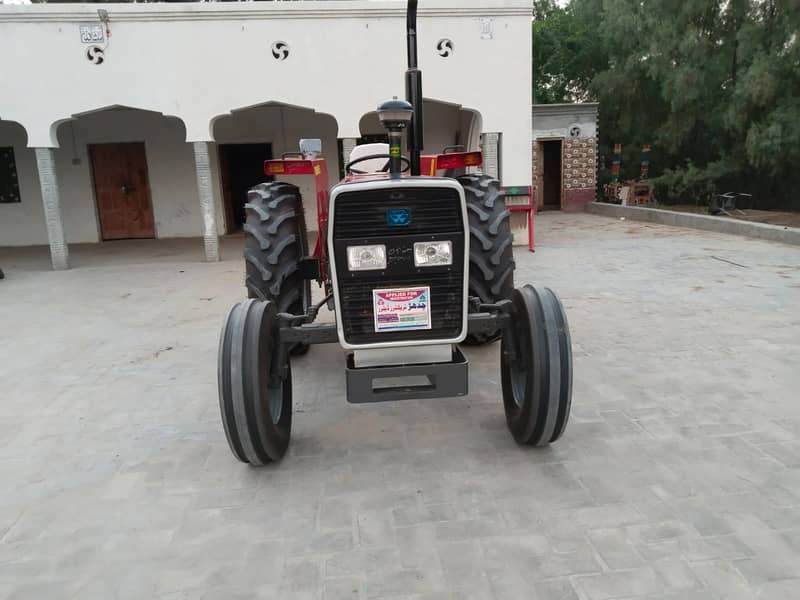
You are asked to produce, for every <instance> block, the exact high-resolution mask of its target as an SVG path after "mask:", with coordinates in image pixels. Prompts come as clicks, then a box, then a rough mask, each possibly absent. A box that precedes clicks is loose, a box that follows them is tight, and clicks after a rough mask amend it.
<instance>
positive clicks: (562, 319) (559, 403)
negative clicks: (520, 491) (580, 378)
mask: <svg viewBox="0 0 800 600" xmlns="http://www.w3.org/2000/svg"><path fill="white" fill-rule="evenodd" d="M512 302H513V303H514V312H513V314H514V319H513V321H512V323H511V326H510V327H509V328H508V329H506V330H505V331H504V333H503V345H502V350H501V367H500V369H501V379H502V385H503V404H504V406H505V412H506V422H507V423H508V428H509V430H510V431H511V434H512V435H513V436H514V439H515V440H517V442H519V443H520V444H529V445H532V446H545V445H547V444H549V443H551V442H555V441H556V440H557V439H558V438H559V437H561V434H563V433H564V429H565V428H566V426H567V421H568V420H569V412H570V408H571V404H572V345H571V341H570V335H569V325H568V323H567V316H566V313H565V312H564V307H563V306H562V304H561V301H560V300H559V299H558V296H556V294H555V293H554V292H553V291H552V290H550V289H549V288H534V287H533V286H530V285H525V286H523V287H522V288H520V289H517V290H514V294H513V297H512Z"/></svg>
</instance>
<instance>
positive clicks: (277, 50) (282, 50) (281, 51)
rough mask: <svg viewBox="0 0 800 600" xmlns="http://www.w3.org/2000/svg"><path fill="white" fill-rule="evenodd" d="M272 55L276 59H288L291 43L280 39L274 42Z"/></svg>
mask: <svg viewBox="0 0 800 600" xmlns="http://www.w3.org/2000/svg"><path fill="white" fill-rule="evenodd" d="M272 57H273V58H274V59H275V60H286V59H287V58H289V44H287V43H286V42H282V41H280V40H278V41H277V42H273V43H272Z"/></svg>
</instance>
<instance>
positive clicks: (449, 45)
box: [436, 38, 456, 58]
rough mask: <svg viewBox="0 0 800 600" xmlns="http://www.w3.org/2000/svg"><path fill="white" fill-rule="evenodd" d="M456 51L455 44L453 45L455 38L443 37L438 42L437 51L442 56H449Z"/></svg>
mask: <svg viewBox="0 0 800 600" xmlns="http://www.w3.org/2000/svg"><path fill="white" fill-rule="evenodd" d="M455 51H456V50H455V46H454V45H453V40H450V39H448V38H442V39H441V40H439V41H438V43H437V44H436V52H437V53H438V54H439V56H441V57H442V58H447V57H448V56H452V54H453V53H454V52H455Z"/></svg>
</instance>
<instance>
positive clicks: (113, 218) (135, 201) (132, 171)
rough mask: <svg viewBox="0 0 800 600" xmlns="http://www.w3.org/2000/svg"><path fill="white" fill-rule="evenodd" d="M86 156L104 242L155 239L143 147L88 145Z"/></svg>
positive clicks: (127, 144) (138, 144)
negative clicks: (89, 162) (89, 166)
mask: <svg viewBox="0 0 800 600" xmlns="http://www.w3.org/2000/svg"><path fill="white" fill-rule="evenodd" d="M89 156H90V158H91V160H92V170H93V173H94V188H95V197H96V198H97V213H98V214H99V216H100V231H101V234H102V237H103V239H104V240H121V239H126V238H153V237H155V221H154V219H153V204H152V202H151V200H150V182H149V180H148V177H147V158H146V156H145V152H144V144H143V143H140V142H133V143H125V144H91V145H89Z"/></svg>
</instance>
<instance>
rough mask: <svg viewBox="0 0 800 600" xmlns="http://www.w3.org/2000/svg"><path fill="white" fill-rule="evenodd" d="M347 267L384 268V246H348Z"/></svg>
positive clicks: (355, 268)
mask: <svg viewBox="0 0 800 600" xmlns="http://www.w3.org/2000/svg"><path fill="white" fill-rule="evenodd" d="M347 268H348V269H350V270H351V271H372V270H376V269H385V268H386V246H384V245H383V244H379V245H376V246H348V247H347Z"/></svg>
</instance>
